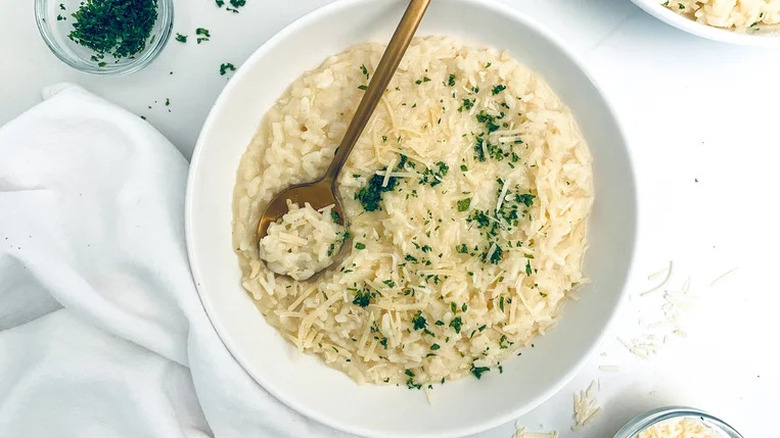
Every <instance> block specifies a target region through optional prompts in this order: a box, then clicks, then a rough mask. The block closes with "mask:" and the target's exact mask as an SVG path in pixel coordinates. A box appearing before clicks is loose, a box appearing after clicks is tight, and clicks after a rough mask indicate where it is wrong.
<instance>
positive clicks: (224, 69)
mask: <svg viewBox="0 0 780 438" xmlns="http://www.w3.org/2000/svg"><path fill="white" fill-rule="evenodd" d="M228 71H236V66H234V65H233V64H231V63H229V62H226V63H223V64H222V65H220V66H219V75H220V76H225V75H226V74H227V72H228Z"/></svg>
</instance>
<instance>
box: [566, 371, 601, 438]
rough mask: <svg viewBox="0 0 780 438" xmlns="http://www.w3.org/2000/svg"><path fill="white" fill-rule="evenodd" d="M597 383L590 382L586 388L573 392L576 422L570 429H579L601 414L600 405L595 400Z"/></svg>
mask: <svg viewBox="0 0 780 438" xmlns="http://www.w3.org/2000/svg"><path fill="white" fill-rule="evenodd" d="M597 390H598V383H597V382H596V381H595V380H594V381H592V382H590V386H588V389H585V390H582V391H579V392H575V393H574V420H575V421H576V423H575V424H574V426H572V428H571V430H580V429H582V428H584V427H586V426H587V425H589V424H590V423H592V422H593V420H595V419H596V418H597V417H598V416H599V415H601V407H599V405H598V401H597V400H596V391H597Z"/></svg>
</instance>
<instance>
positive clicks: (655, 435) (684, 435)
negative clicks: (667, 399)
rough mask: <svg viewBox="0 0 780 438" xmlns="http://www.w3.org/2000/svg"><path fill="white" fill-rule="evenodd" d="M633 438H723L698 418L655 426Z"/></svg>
mask: <svg viewBox="0 0 780 438" xmlns="http://www.w3.org/2000/svg"><path fill="white" fill-rule="evenodd" d="M633 438H723V435H722V434H720V433H718V432H716V431H715V430H713V429H712V428H711V427H709V426H707V425H706V424H704V423H703V422H701V421H700V420H699V419H697V418H690V417H685V418H674V419H671V420H666V421H662V422H660V423H658V424H655V425H653V426H651V427H649V428H647V429H645V430H643V431H642V432H640V433H639V434H637V435H636V436H634V437H633Z"/></svg>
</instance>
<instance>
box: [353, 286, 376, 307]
mask: <svg viewBox="0 0 780 438" xmlns="http://www.w3.org/2000/svg"><path fill="white" fill-rule="evenodd" d="M374 298H376V292H373V291H371V290H370V289H368V288H367V287H364V288H363V289H361V290H358V291H356V292H355V299H354V300H352V304H354V305H356V306H360V307H368V305H369V304H371V300H372V299H374Z"/></svg>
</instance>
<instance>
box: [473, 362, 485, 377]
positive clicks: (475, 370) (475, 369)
mask: <svg viewBox="0 0 780 438" xmlns="http://www.w3.org/2000/svg"><path fill="white" fill-rule="evenodd" d="M488 371H490V368H488V367H478V366H475V365H474V364H471V374H473V375H474V377H476V378H477V379H481V378H482V374H484V373H486V372H488Z"/></svg>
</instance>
